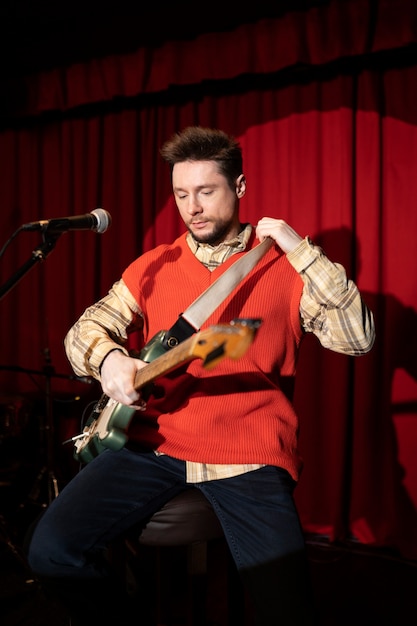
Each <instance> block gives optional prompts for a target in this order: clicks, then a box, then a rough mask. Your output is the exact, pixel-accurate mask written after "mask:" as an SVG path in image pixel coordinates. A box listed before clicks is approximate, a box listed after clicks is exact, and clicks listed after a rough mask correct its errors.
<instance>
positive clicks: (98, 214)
mask: <svg viewBox="0 0 417 626" xmlns="http://www.w3.org/2000/svg"><path fill="white" fill-rule="evenodd" d="M79 220H82V224H83V225H84V226H83V228H84V229H85V228H87V226H85V224H87V223H88V224H89V226H88V228H89V229H90V230H91V229H93V230H95V231H96V232H98V233H103V232H104V231H105V230H107V228H108V227H109V225H110V224H111V216H110V213H107V211H104V210H103V209H95V211H93V212H92V213H90V214H87V215H83V216H81V217H75V218H71V217H69V218H68V217H64V218H57V219H54V220H43V221H39V222H30V223H29V224H24V225H23V226H21V227H20V229H19V230H20V231H22V230H42V239H43V243H42V244H40V245H39V246H38V247H37V248H35V250H33V252H32V256H31V257H30V259H28V260H27V261H26V263H24V264H23V265H22V266H21V267H20V268H19V269H18V270H17V271H16V272H15V273H14V274H13V276H11V277H10V278H9V279H8V280H7V281H6V282H5V283H4V284H3V285H2V287H0V300H1V299H2V298H3V297H4V296H5V295H6V294H7V293H8V292H9V291H10V290H11V289H12V288H13V287H14V286H15V285H16V284H17V283H18V282H19V281H20V280H21V279H22V278H23V276H24V275H25V274H27V272H28V271H29V270H30V269H31V268H32V267H33V266H34V265H35V264H36V263H38V262H39V261H44V260H45V259H46V257H47V256H48V254H49V253H50V252H52V250H53V249H54V248H55V244H56V242H57V240H58V238H59V237H60V236H61V235H62V233H64V232H66V231H67V230H69V228H64V227H63V226H66V225H67V224H68V222H71V223H73V222H74V225H75V224H78V226H75V229H77V230H79V229H80V221H79ZM93 220H94V221H93ZM53 222H55V223H57V222H60V223H61V224H63V226H62V227H61V228H57V226H56V225H55V226H52V227H51V228H49V224H52V223H53ZM92 226H94V228H92ZM73 228H74V227H73Z"/></svg>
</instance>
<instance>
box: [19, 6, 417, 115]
mask: <svg viewBox="0 0 417 626" xmlns="http://www.w3.org/2000/svg"><path fill="white" fill-rule="evenodd" d="M404 16H406V17H407V19H404ZM416 41H417V5H416V3H415V2H413V0H396V1H395V2H392V1H391V0H385V1H381V2H373V1H372V0H346V1H343V0H342V1H340V0H333V1H331V2H329V3H326V4H324V5H322V6H321V5H319V6H318V7H314V8H311V9H310V10H309V11H304V12H303V11H294V12H289V13H286V14H284V15H283V16H282V17H280V18H276V19H264V20H260V21H259V22H257V23H254V24H244V25H241V26H239V27H237V28H235V29H234V30H232V31H229V32H219V33H208V34H204V35H200V36H199V37H196V38H195V39H193V40H191V41H168V42H166V43H165V44H164V45H162V46H161V47H159V48H139V49H138V50H137V51H135V52H133V53H131V54H126V55H119V56H108V57H104V58H98V59H93V60H91V61H90V62H86V63H77V64H74V65H71V66H69V67H65V68H57V69H54V70H52V71H50V72H45V73H42V74H40V75H34V76H29V77H27V78H26V80H25V81H24V86H23V88H22V91H21V96H22V98H21V101H20V102H16V101H13V106H14V107H15V113H16V112H17V111H18V114H19V115H24V116H31V115H36V114H39V113H42V112H46V111H68V110H71V109H73V108H76V107H79V106H82V105H90V104H92V103H98V102H108V101H111V100H113V99H117V98H132V97H135V96H139V95H142V96H143V95H144V94H152V93H159V92H162V91H166V90H168V89H170V88H172V87H173V86H183V87H184V86H189V85H197V84H199V83H203V82H205V81H219V80H221V81H227V80H231V79H234V78H236V77H239V76H246V75H251V74H255V75H256V74H271V73H274V72H279V71H283V70H286V69H288V68H294V67H305V66H320V65H324V64H328V63H332V62H335V61H338V60H340V59H352V58H355V57H358V56H362V55H369V54H372V53H379V52H385V51H392V50H396V49H399V48H407V47H408V46H412V45H414V44H416ZM219 50H221V54H219V53H218V52H219Z"/></svg>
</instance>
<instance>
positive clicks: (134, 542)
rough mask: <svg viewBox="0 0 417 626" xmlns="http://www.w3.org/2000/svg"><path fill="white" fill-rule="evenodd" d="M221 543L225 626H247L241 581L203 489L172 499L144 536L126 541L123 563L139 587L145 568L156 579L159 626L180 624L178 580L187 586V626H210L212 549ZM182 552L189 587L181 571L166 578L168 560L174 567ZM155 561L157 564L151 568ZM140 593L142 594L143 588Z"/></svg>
mask: <svg viewBox="0 0 417 626" xmlns="http://www.w3.org/2000/svg"><path fill="white" fill-rule="evenodd" d="M220 544H223V545H222V546H221V549H222V551H223V555H224V559H225V561H224V560H223V562H225V564H226V568H227V571H226V576H225V577H226V581H227V584H226V587H227V589H226V598H225V599H223V601H224V602H225V604H226V606H227V611H226V613H227V620H228V621H227V624H228V626H243V625H244V623H245V619H244V612H245V610H244V605H245V599H244V591H243V587H242V583H241V581H240V578H239V575H238V573H237V570H236V566H235V564H234V562H233V560H232V557H231V555H230V553H229V550H228V548H227V545H226V541H225V538H224V534H223V530H222V527H221V525H220V522H219V520H218V518H217V516H216V514H215V513H214V510H213V508H212V506H211V504H210V503H209V501H208V500H207V498H206V497H205V496H204V495H203V494H202V493H201V491H200V490H199V489H197V488H192V489H189V490H187V491H184V492H182V493H181V494H179V495H178V496H176V497H174V498H173V499H172V500H170V501H169V502H167V503H166V504H165V505H164V506H163V507H162V508H161V509H160V510H159V511H157V512H156V513H155V514H154V515H153V516H152V517H151V519H150V520H149V522H148V523H147V524H146V526H145V527H144V528H143V530H142V531H141V532H140V531H139V532H138V533H136V532H135V533H133V534H132V533H129V536H128V537H127V538H126V539H125V540H124V548H125V556H124V558H125V565H126V566H127V571H128V572H129V573H130V575H131V576H133V580H134V582H133V585H139V586H141V587H142V591H143V586H142V585H141V583H140V582H139V583H138V580H140V579H141V578H142V580H143V577H144V571H143V568H144V564H145V567H147V570H146V572H145V577H146V575H147V578H148V582H149V572H150V571H151V572H152V573H153V577H154V578H156V584H157V596H156V598H155V605H156V611H155V612H156V615H155V616H154V617H155V619H156V623H157V624H158V625H159V624H161V625H162V624H163V625H164V626H165V625H166V626H170V625H171V624H172V625H174V624H177V623H178V622H177V621H175V617H173V615H172V610H173V604H175V601H173V597H172V596H173V587H175V585H174V584H173V583H174V582H175V583H178V582H179V584H180V586H181V588H182V589H184V587H185V607H184V606H182V608H183V609H184V608H185V611H186V616H185V618H186V624H187V626H208V622H207V606H208V604H207V602H208V601H209V598H208V582H209V579H210V577H209V573H210V572H209V568H210V565H211V560H210V548H211V547H212V549H213V550H214V546H215V545H216V546H217V548H219V547H220ZM184 550H185V554H184ZM178 551H180V552H182V556H183V557H184V558H183V560H185V566H186V582H185V583H183V582H182V580H181V579H180V578H179V576H180V573H179V572H178V571H177V572H176V579H175V580H174V581H173V579H172V577H171V578H170V577H169V575H168V577H167V575H166V574H167V572H166V570H167V564H168V563H169V562H170V567H172V563H173V562H174V561H175V556H177V557H178V555H179V552H178ZM175 552H176V554H175ZM214 554H216V551H215V550H214ZM217 554H218V552H217ZM149 557H150V558H149ZM164 560H165V564H164ZM213 560H214V559H213ZM152 561H153V564H150V563H152ZM178 569H180V568H178ZM139 572H140V573H139ZM220 574H222V572H220ZM212 575H213V574H212ZM138 595H139V596H140V590H139V594H138ZM174 596H175V590H174ZM183 604H184V603H183ZM170 612H171V614H170ZM172 620H174V621H172Z"/></svg>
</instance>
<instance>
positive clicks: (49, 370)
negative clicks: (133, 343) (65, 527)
mask: <svg viewBox="0 0 417 626" xmlns="http://www.w3.org/2000/svg"><path fill="white" fill-rule="evenodd" d="M1 370H5V371H12V372H17V373H21V374H26V375H28V376H30V377H31V378H32V377H41V379H43V382H44V391H43V392H42V394H39V393H37V394H36V395H35V396H34V395H32V394H19V395H18V394H16V395H1V394H0V489H1V488H3V489H4V490H6V491H7V490H8V491H9V492H14V493H13V496H12V497H11V498H10V500H11V501H12V502H13V501H14V499H15V498H16V497H17V498H18V497H19V496H20V497H21V498H22V502H20V503H18V502H16V503H15V504H16V505H17V506H18V507H20V508H22V507H24V506H26V505H27V503H30V504H31V505H32V504H37V505H38V506H39V507H40V508H44V507H46V506H48V505H49V504H50V503H51V502H52V500H53V499H54V498H56V497H57V495H58V494H59V482H62V481H63V482H66V480H67V479H69V478H70V476H68V475H67V474H68V470H67V468H65V469H64V468H63V467H62V463H63V461H65V459H64V457H65V456H66V455H65V453H62V454H61V453H60V454H59V458H57V450H58V449H59V446H61V445H62V443H64V441H59V440H58V436H57V434H58V435H63V432H64V431H65V422H68V421H69V420H71V424H70V425H69V429H70V430H73V431H77V430H78V424H79V422H80V417H81V413H82V408H81V407H80V404H82V403H83V400H84V401H85V400H87V401H89V400H90V398H89V393H88V394H83V395H85V396H86V398H85V397H84V398H82V397H80V396H81V394H78V393H77V394H71V395H69V396H66V397H65V402H64V401H62V402H61V403H60V407H64V408H63V409H62V411H63V415H60V416H59V418H60V423H59V424H58V420H57V416H56V415H54V401H55V400H56V398H54V396H53V393H52V379H54V378H60V379H65V380H71V381H77V382H79V383H83V384H88V385H92V384H93V382H94V381H93V379H90V378H87V377H79V376H71V375H66V374H58V373H56V372H55V370H54V368H53V366H52V365H51V364H50V363H47V364H46V365H45V367H44V368H43V369H42V370H34V369H28V368H24V367H19V366H13V365H12V366H7V365H0V371H1ZM41 389H42V387H41ZM91 401H92V400H91ZM65 407H69V413H70V414H69V415H68V411H65ZM79 410H81V411H80V412H79ZM62 411H61V413H62ZM75 413H76V415H75ZM63 416H64V417H67V418H69V419H68V420H61V418H62V417H63ZM74 421H75V423H74ZM67 428H68V425H67ZM58 430H59V433H57V431H58ZM72 434H74V433H72ZM63 438H65V435H63ZM71 455H72V451H71ZM67 464H68V463H67ZM22 474H23V476H22ZM31 474H32V484H30V482H29V481H30V480H31V476H30V475H31ZM57 474H58V475H57ZM25 490H27V494H26V495H25V493H24V492H25ZM19 492H21V493H19ZM6 500H7V499H6V498H4V499H3V502H5V501H6Z"/></svg>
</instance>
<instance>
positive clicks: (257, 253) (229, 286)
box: [162, 237, 274, 350]
mask: <svg viewBox="0 0 417 626" xmlns="http://www.w3.org/2000/svg"><path fill="white" fill-rule="evenodd" d="M273 243H274V241H273V239H271V238H270V237H267V238H266V239H264V241H263V242H262V243H260V244H258V245H257V246H255V248H252V250H250V251H249V252H247V253H246V254H244V255H243V256H242V257H241V258H240V259H238V260H237V261H236V262H235V263H233V265H231V266H230V267H229V269H228V270H226V272H224V274H222V275H221V276H220V277H219V278H218V279H217V280H215V281H214V283H213V284H212V285H210V287H208V288H207V289H206V290H205V291H203V293H202V294H201V295H199V296H198V298H197V299H196V300H194V302H193V303H192V304H190V306H189V307H188V308H187V309H186V311H184V312H183V313H181V314H180V315H179V317H178V320H177V321H176V322H175V324H174V325H173V326H171V328H170V329H169V330H167V331H166V333H165V335H164V338H163V341H162V343H163V346H164V348H165V349H166V350H170V349H171V348H173V347H175V346H176V345H178V344H179V343H181V342H182V341H184V339H187V338H188V337H191V335H193V334H194V333H195V332H197V331H198V330H199V329H200V328H201V326H202V325H203V323H204V322H205V321H206V320H207V319H208V318H209V317H210V315H211V314H212V313H213V312H214V311H215V310H216V309H217V307H218V306H219V305H220V304H221V303H222V302H223V300H224V299H225V298H226V297H227V296H228V295H229V293H231V292H232V291H233V289H234V288H235V287H237V285H238V284H239V283H240V282H241V281H242V280H243V278H244V277H245V276H246V275H247V274H248V273H249V272H250V271H251V269H253V268H254V267H255V265H256V264H257V262H258V261H259V260H260V259H261V258H262V257H263V256H264V255H265V254H266V252H267V251H268V250H269V249H270V248H271V246H272V245H273Z"/></svg>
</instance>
